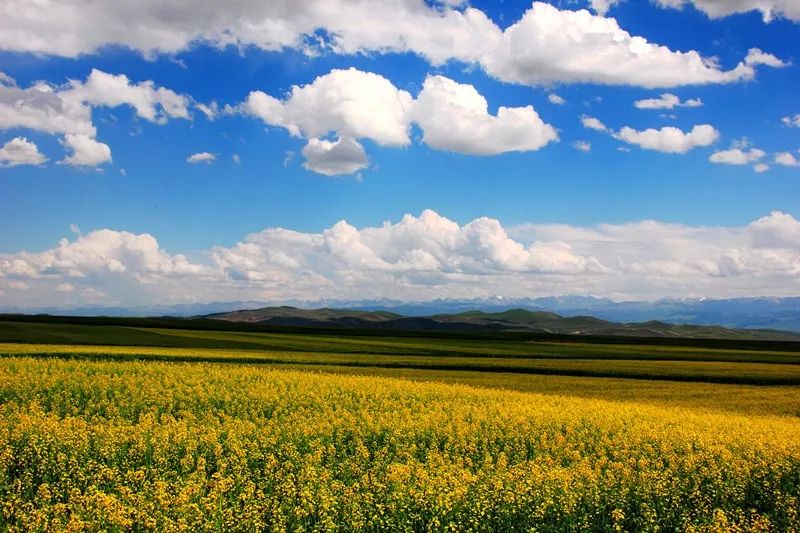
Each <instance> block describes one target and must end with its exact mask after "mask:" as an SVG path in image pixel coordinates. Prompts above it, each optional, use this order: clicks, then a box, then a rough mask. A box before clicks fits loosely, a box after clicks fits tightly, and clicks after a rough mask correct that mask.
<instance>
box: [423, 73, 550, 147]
mask: <svg viewBox="0 0 800 533" xmlns="http://www.w3.org/2000/svg"><path fill="white" fill-rule="evenodd" d="M413 117H414V120H415V122H416V123H417V124H419V126H420V128H422V131H423V137H422V140H423V141H424V142H425V144H427V145H429V146H431V147H433V148H437V149H440V150H450V151H453V152H458V153H461V154H474V155H495V154H501V153H505V152H522V151H530V150H538V149H539V148H541V147H543V146H544V145H546V144H547V143H549V142H551V141H555V140H557V139H558V134H557V133H556V130H555V128H554V127H553V126H551V125H549V124H546V123H545V122H544V121H543V120H542V119H541V118H540V117H539V115H538V113H536V111H535V110H534V109H533V106H525V107H503V106H500V107H499V108H498V109H497V115H491V114H489V112H488V102H487V101H486V98H484V97H483V96H481V95H480V94H479V93H478V91H477V90H475V88H474V87H473V86H472V85H465V84H461V83H456V82H454V81H453V80H450V79H448V78H445V77H444V76H428V77H427V78H426V79H425V83H424V84H423V86H422V91H421V92H420V93H419V96H417V100H416V102H415V104H414V110H413Z"/></svg>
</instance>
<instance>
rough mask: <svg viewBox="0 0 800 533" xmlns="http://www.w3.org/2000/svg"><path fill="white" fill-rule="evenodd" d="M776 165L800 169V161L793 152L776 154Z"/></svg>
mask: <svg viewBox="0 0 800 533" xmlns="http://www.w3.org/2000/svg"><path fill="white" fill-rule="evenodd" d="M775 164H777V165H782V166H784V167H800V161H798V160H797V158H796V157H795V156H794V154H792V153H791V152H780V153H777V154H775Z"/></svg>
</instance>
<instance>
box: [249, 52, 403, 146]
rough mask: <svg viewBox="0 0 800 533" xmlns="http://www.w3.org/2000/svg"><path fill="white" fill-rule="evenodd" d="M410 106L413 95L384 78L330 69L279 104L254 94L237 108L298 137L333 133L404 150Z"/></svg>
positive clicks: (376, 75)
mask: <svg viewBox="0 0 800 533" xmlns="http://www.w3.org/2000/svg"><path fill="white" fill-rule="evenodd" d="M411 105H412V97H411V95H410V94H409V93H408V92H407V91H403V90H399V89H397V88H396V87H395V86H394V85H392V82H390V81H389V80H387V79H386V78H384V77H383V76H380V75H378V74H373V73H371V72H362V71H360V70H357V69H355V68H349V69H347V70H339V69H334V70H332V71H331V72H329V73H328V74H325V75H323V76H319V77H318V78H316V79H315V80H314V81H313V82H312V83H309V84H308V85H304V86H298V85H295V86H293V87H292V89H291V91H289V94H288V95H287V97H286V98H285V99H284V100H282V101H281V100H278V99H276V98H274V97H272V96H270V95H268V94H266V93H264V92H261V91H253V92H251V93H250V94H249V95H248V97H247V100H246V101H245V103H244V104H243V105H242V106H241V109H242V110H243V111H244V112H245V113H248V114H250V115H252V116H255V117H258V118H260V119H261V120H263V121H264V122H266V123H267V124H270V125H274V126H281V127H283V128H286V129H287V130H288V131H289V132H290V133H291V134H292V135H296V136H304V137H324V136H326V135H328V134H330V133H334V132H335V133H336V134H337V135H339V136H340V137H349V138H352V139H362V138H368V139H372V140H373V141H375V142H377V143H378V144H381V145H385V146H406V145H408V144H409V143H410V142H411V141H410V139H409V137H408V127H409V113H410V111H411Z"/></svg>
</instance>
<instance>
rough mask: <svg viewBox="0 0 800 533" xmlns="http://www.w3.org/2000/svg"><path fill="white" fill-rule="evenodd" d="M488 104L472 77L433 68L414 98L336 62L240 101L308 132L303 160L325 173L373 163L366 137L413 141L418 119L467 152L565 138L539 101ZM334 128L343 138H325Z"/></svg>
mask: <svg viewBox="0 0 800 533" xmlns="http://www.w3.org/2000/svg"><path fill="white" fill-rule="evenodd" d="M488 108H489V105H488V102H487V101H486V98H484V97H483V96H482V95H481V94H480V93H478V91H477V90H476V89H475V88H474V87H473V86H472V85H467V84H460V83H457V82H455V81H453V80H450V79H448V78H445V77H444V76H428V77H427V78H426V79H425V81H424V83H423V87H422V90H421V91H420V92H419V94H418V96H417V98H416V99H415V98H413V97H412V96H411V94H410V93H408V92H407V91H403V90H400V89H398V88H397V87H395V86H394V85H393V84H392V83H391V82H390V81H389V80H387V79H386V78H384V77H383V76H380V75H378V74H373V73H369V72H362V71H360V70H357V69H355V68H350V69H347V70H332V71H331V72H330V73H328V74H325V75H323V76H319V77H318V78H316V79H315V80H314V81H313V82H311V83H309V84H307V85H304V86H297V85H296V86H293V87H292V88H291V90H290V91H289V93H288V95H287V96H286V98H284V99H283V100H279V99H277V98H275V97H273V96H270V95H268V94H266V93H264V92H262V91H252V92H251V93H250V94H249V95H248V97H247V99H246V100H245V102H243V103H242V104H240V105H239V106H238V107H237V109H238V110H239V111H240V112H242V113H245V114H247V115H250V116H254V117H257V118H260V119H261V120H263V121H264V122H265V123H267V124H270V125H275V126H280V127H283V128H285V129H286V130H287V131H288V132H289V133H290V134H291V135H294V136H299V137H304V138H307V139H309V142H308V144H307V145H306V147H305V148H304V155H306V157H307V161H306V164H305V165H304V166H305V168H307V169H309V170H314V171H316V170H317V169H320V170H322V172H320V173H322V174H326V175H336V174H350V173H353V172H355V171H357V170H359V169H361V168H364V167H366V165H367V157H366V154H365V153H364V149H363V147H362V146H361V144H360V143H358V142H357V141H358V140H359V139H370V140H372V141H375V142H376V143H378V144H381V145H384V146H407V145H409V144H410V143H411V138H410V137H409V131H410V128H411V125H412V123H416V124H417V125H419V127H420V128H421V129H422V132H423V136H422V140H423V142H425V143H426V144H427V145H429V146H431V147H432V148H436V149H439V150H449V151H453V152H458V153H462V154H472V155H495V154H501V153H505V152H517V151H528V150H538V149H540V148H541V147H543V146H544V145H546V144H547V143H549V142H551V141H555V140H557V139H558V134H557V133H556V130H555V128H553V126H551V125H549V124H546V123H545V122H544V121H543V120H542V119H541V118H540V117H539V114H538V113H537V112H536V110H535V109H534V108H533V107H532V106H525V107H504V106H500V107H499V108H498V110H497V114H496V115H491V114H490V113H489V111H488ZM331 135H332V136H335V137H336V138H338V139H342V140H343V141H337V142H331V141H326V140H322V139H324V138H325V137H328V136H331ZM309 156H313V157H314V160H313V161H312V160H311V158H310V157H309ZM324 161H331V162H332V161H335V162H336V164H335V165H333V166H329V165H328V164H327V163H324Z"/></svg>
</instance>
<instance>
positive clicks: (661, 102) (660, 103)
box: [633, 93, 703, 109]
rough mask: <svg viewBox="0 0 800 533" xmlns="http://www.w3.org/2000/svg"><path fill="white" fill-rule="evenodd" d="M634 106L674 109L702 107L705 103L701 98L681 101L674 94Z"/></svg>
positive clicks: (637, 102)
mask: <svg viewBox="0 0 800 533" xmlns="http://www.w3.org/2000/svg"><path fill="white" fill-rule="evenodd" d="M633 105H634V106H636V107H637V108H639V109H674V108H676V107H700V106H702V105H703V101H702V100H700V99H699V98H690V99H688V100H685V101H681V99H680V98H678V97H677V96H675V95H674V94H671V93H664V94H662V95H660V96H659V97H658V98H646V99H644V100H637V101H636V102H634V104H633Z"/></svg>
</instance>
